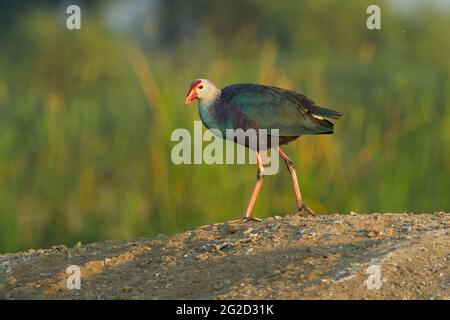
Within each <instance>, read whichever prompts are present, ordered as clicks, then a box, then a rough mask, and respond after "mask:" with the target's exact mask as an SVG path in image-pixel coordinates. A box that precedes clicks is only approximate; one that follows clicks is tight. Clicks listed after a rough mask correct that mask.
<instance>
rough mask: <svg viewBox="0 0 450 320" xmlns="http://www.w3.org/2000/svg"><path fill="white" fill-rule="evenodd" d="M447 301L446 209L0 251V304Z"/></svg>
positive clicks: (233, 225) (449, 222) (449, 247)
mask: <svg viewBox="0 0 450 320" xmlns="http://www.w3.org/2000/svg"><path fill="white" fill-rule="evenodd" d="M70 265H76V266H79V267H80V272H81V282H80V285H81V288H80V289H68V287H67V280H68V277H69V276H70V275H71V274H70V273H69V274H68V273H67V272H66V271H67V268H68V267H69V266H70ZM71 279H72V278H71ZM69 282H70V283H73V282H71V281H69ZM449 297H450V214H446V213H436V214H370V215H360V214H354V213H352V214H349V215H338V214H336V215H326V216H319V217H298V216H287V217H274V218H269V219H266V220H264V221H262V222H249V223H243V222H240V221H234V222H227V223H219V224H213V225H207V226H203V227H200V228H197V229H195V230H190V231H187V232H184V233H180V234H176V235H173V236H165V235H159V236H158V237H155V238H149V239H135V240H131V241H124V240H114V241H104V242H99V243H92V244H86V245H84V244H80V243H78V244H76V245H75V246H74V247H72V248H67V247H65V246H63V245H59V246H54V247H52V248H51V249H45V250H44V249H39V250H33V249H32V250H28V251H27V252H21V253H15V254H3V255H0V299H449Z"/></svg>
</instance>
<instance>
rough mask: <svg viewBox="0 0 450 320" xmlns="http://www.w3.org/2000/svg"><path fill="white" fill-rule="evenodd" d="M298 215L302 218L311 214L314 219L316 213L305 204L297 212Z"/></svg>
mask: <svg viewBox="0 0 450 320" xmlns="http://www.w3.org/2000/svg"><path fill="white" fill-rule="evenodd" d="M296 214H297V215H299V216H300V217H303V216H304V215H305V214H310V215H312V216H314V217H315V216H316V213H315V212H314V211H312V210H311V209H310V208H308V207H307V206H305V205H304V204H302V206H301V207H300V208H299V209H298V210H297V213H296Z"/></svg>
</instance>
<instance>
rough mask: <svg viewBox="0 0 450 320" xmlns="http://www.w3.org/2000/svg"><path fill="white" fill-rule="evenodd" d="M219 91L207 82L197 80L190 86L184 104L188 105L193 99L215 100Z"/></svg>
mask: <svg viewBox="0 0 450 320" xmlns="http://www.w3.org/2000/svg"><path fill="white" fill-rule="evenodd" d="M219 94H220V90H219V89H217V87H216V86H215V85H214V84H213V83H212V82H211V81H209V80H206V79H197V80H194V81H193V82H192V84H191V88H190V89H189V92H188V94H187V96H186V104H190V103H191V102H193V101H194V100H195V99H199V100H201V99H205V100H210V99H214V98H216V97H217V96H218V95H219Z"/></svg>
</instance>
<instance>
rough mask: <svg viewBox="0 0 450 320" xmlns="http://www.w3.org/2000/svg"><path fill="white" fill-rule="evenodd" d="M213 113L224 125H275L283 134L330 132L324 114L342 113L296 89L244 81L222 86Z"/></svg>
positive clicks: (243, 127)
mask: <svg viewBox="0 0 450 320" xmlns="http://www.w3.org/2000/svg"><path fill="white" fill-rule="evenodd" d="M214 113H215V116H216V117H217V118H218V119H219V120H221V121H222V123H223V124H224V125H225V126H226V127H227V128H232V129H236V128H241V129H243V130H247V129H250V128H253V129H268V130H270V129H278V130H279V136H282V137H298V136H301V135H304V134H326V133H333V123H332V122H330V121H329V120H325V119H324V117H328V118H336V119H337V118H339V117H340V116H341V114H340V113H339V112H337V111H334V110H331V109H326V108H322V107H318V106H316V105H315V103H314V102H313V101H312V100H309V99H308V98H306V97H305V96H304V95H302V94H300V93H297V92H295V91H291V90H285V89H281V88H277V87H270V86H265V85H259V84H245V83H243V84H234V85H231V86H228V87H225V88H224V89H222V92H221V96H220V99H219V100H218V101H217V103H216V104H215V106H214Z"/></svg>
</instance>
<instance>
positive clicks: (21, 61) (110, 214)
mask: <svg viewBox="0 0 450 320" xmlns="http://www.w3.org/2000/svg"><path fill="white" fill-rule="evenodd" d="M313 3H314V2H311V4H309V5H308V6H306V7H305V10H303V11H298V12H297V11H296V10H292V11H289V13H288V14H286V15H285V16H282V15H281V12H286V11H283V10H282V9H283V8H282V7H277V6H275V5H273V4H272V5H269V4H267V5H264V6H263V7H261V12H264V16H263V17H262V19H266V20H264V21H271V23H273V25H274V28H273V30H272V29H270V28H269V27H268V26H267V25H258V21H257V20H254V19H253V20H251V21H246V23H244V22H243V21H237V22H238V23H236V26H233V29H230V30H229V32H228V34H220V33H218V31H217V30H219V31H220V29H217V30H216V29H214V24H212V23H211V21H214V20H211V19H209V18H208V17H209V16H207V17H205V18H204V19H203V20H200V21H199V23H200V25H201V28H200V33H199V34H198V35H197V36H195V37H191V38H189V39H186V41H180V42H179V43H177V44H176V45H175V46H174V47H171V48H170V50H169V49H167V48H165V47H162V46H161V47H156V48H154V47H150V46H147V45H146V44H145V43H143V44H141V45H137V44H136V43H134V42H133V41H132V40H130V39H129V38H125V37H122V36H119V35H115V34H112V33H111V32H110V31H108V30H107V29H105V28H104V27H102V26H101V25H100V24H99V23H97V22H95V19H90V20H89V19H86V20H87V21H86V22H84V24H83V29H82V31H80V32H68V31H67V30H65V29H64V28H63V27H62V26H61V21H59V20H58V19H57V18H56V17H55V15H54V14H53V13H51V12H50V11H45V10H44V9H42V10H40V11H37V10H36V11H31V12H24V13H22V16H21V17H19V18H18V19H17V20H16V22H15V23H14V25H13V26H12V27H11V30H12V31H11V32H10V33H8V34H7V35H4V38H3V39H1V40H2V50H1V51H0V219H1V220H0V252H5V251H16V250H21V249H24V248H28V247H41V246H49V245H51V244H56V243H65V244H68V245H72V244H74V243H75V242H76V241H78V240H81V241H82V242H90V241H96V240H101V239H112V238H131V237H138V236H152V235H155V234H157V233H160V232H164V233H173V232H178V231H182V230H186V229H188V228H192V227H194V226H198V225H201V224H206V223H210V222H215V221H222V220H225V219H231V218H233V219H235V218H239V217H241V215H242V214H243V211H244V208H245V206H246V203H247V200H248V197H249V196H250V192H251V190H252V188H253V184H254V181H255V174H256V168H255V167H254V166H251V165H214V166H208V165H182V166H176V165H174V164H172V163H171V160H170V152H171V148H172V147H173V146H174V145H175V143H174V142H171V141H170V135H171V133H172V131H173V130H174V129H176V128H180V127H185V128H188V129H189V130H192V127H193V121H194V120H198V115H197V109H196V107H193V106H190V107H185V106H184V102H183V101H184V96H185V94H186V91H187V89H188V86H189V84H190V81H191V80H192V79H194V78H198V77H206V78H209V79H210V80H212V81H213V82H215V83H216V84H217V85H219V86H225V85H227V84H230V83H234V82H262V83H267V84H273V85H278V86H283V87H290V88H292V89H296V90H299V91H301V92H303V93H305V94H306V95H307V96H309V97H312V98H313V99H314V100H315V101H316V102H317V103H318V104H319V105H324V106H330V107H333V108H335V109H337V110H340V111H342V112H343V113H344V117H343V119H342V120H340V121H336V133H335V135H333V136H308V137H304V138H301V139H300V140H299V141H297V142H295V143H292V144H290V145H289V146H287V147H286V148H285V151H286V153H287V154H288V155H290V157H291V158H292V159H293V160H294V161H295V162H296V164H297V170H298V172H299V177H300V186H301V188H302V193H303V195H304V198H305V200H306V202H307V203H308V204H309V205H310V206H311V207H312V208H313V209H315V210H316V211H318V212H321V213H334V212H342V213H346V212H349V211H359V212H374V211H376V212H405V211H407V212H416V213H421V212H434V211H441V210H447V211H448V210H449V207H450V200H449V199H450V197H449V196H448V192H449V190H450V170H449V167H450V135H449V132H448V128H450V96H449V92H450V79H449V71H450V62H449V59H448V57H449V56H450V39H449V37H448V36H447V35H446V33H447V30H449V29H450V19H449V15H448V14H447V13H445V12H435V11H423V12H422V15H421V16H420V17H413V18H407V17H402V16H399V15H394V13H393V12H390V11H389V10H388V9H387V8H386V9H385V11H383V25H382V26H383V28H382V30H380V31H369V30H367V29H366V28H365V18H366V15H365V14H364V13H365V7H367V4H365V3H363V2H359V1H358V2H352V3H351V5H350V4H346V5H343V7H340V6H339V5H338V3H341V2H337V1H330V2H329V6H327V7H326V8H324V7H320V6H317V5H314V4H313ZM272 6H273V7H272ZM217 10H220V8H218V9H217ZM280 10H281V11H280ZM213 17H214V15H213ZM236 19H239V18H236ZM219 23H221V21H220V20H218V22H217V24H219ZM223 23H225V22H223ZM402 30H404V32H403V31H402ZM294 209H295V201H294V196H293V193H292V190H291V182H290V178H289V175H288V173H287V171H286V170H284V168H282V169H281V171H280V173H279V174H278V175H277V176H269V177H267V178H266V179H265V182H264V186H263V190H262V193H261V195H260V198H259V199H258V201H257V204H256V208H255V214H256V215H257V216H259V217H267V216H269V215H275V214H279V215H284V214H287V213H292V212H293V211H294Z"/></svg>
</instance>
